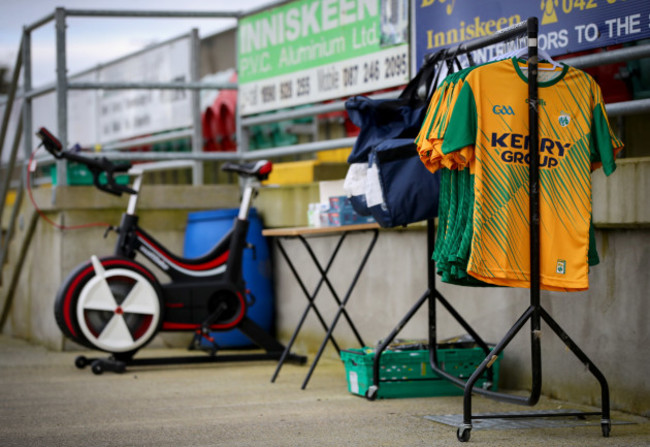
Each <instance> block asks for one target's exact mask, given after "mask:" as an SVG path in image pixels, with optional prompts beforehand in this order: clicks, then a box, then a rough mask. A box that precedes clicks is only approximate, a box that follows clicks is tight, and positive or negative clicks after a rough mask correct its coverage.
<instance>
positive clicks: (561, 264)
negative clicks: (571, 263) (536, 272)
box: [555, 259, 566, 275]
mask: <svg viewBox="0 0 650 447" xmlns="http://www.w3.org/2000/svg"><path fill="white" fill-rule="evenodd" d="M555 273H558V274H560V275H565V274H566V261H565V260H564V259H558V260H557V264H556V265H555Z"/></svg>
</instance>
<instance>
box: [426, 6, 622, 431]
mask: <svg viewBox="0 0 650 447" xmlns="http://www.w3.org/2000/svg"><path fill="white" fill-rule="evenodd" d="M538 27H539V25H538V20H537V18H536V17H531V18H529V19H528V20H526V21H525V22H522V23H519V24H516V25H513V26H512V27H510V28H507V29H505V30H504V31H503V32H502V33H497V34H495V35H492V36H488V37H485V38H481V39H477V40H476V41H474V42H469V43H467V44H462V45H460V46H459V47H458V48H452V49H451V50H449V54H451V55H456V54H460V53H463V52H469V51H472V50H473V49H478V48H481V47H483V46H486V45H490V44H493V43H497V42H501V41H504V40H508V39H510V38H512V37H515V36H517V35H520V34H523V33H524V32H525V33H526V36H527V45H528V114H529V116H528V120H529V132H530V143H529V151H530V164H529V201H530V211H529V212H530V215H529V218H530V222H529V226H530V306H529V307H528V309H526V311H525V312H524V313H523V314H522V316H521V317H520V318H519V319H518V320H517V322H516V323H515V324H514V325H513V326H512V328H510V330H508V332H507V333H506V335H505V336H504V338H503V339H502V340H501V341H500V342H499V343H497V344H496V346H495V347H494V349H493V351H492V353H491V354H490V355H488V356H487V357H486V358H485V360H484V361H483V362H482V363H481V364H480V366H479V367H478V368H477V369H476V370H475V371H474V373H473V374H472V375H471V376H470V378H469V379H468V380H467V382H464V384H463V385H464V399H463V424H462V425H461V426H460V427H459V428H458V431H457V437H458V440H459V441H461V442H466V441H468V440H469V438H470V431H471V429H472V420H474V419H483V418H485V417H482V416H481V415H472V393H473V392H475V393H478V394H482V395H485V396H486V397H489V398H492V399H495V400H499V401H504V402H511V403H516V404H523V405H529V406H532V405H535V404H536V403H537V402H538V400H539V397H540V395H541V388H542V370H541V369H542V357H541V343H540V334H541V320H542V319H543V320H544V321H545V322H546V323H547V324H548V325H549V326H550V328H551V329H552V330H553V332H555V333H556V335H558V336H559V337H560V338H561V339H562V341H563V342H564V343H565V345H566V346H567V347H568V348H569V349H570V350H571V351H572V352H573V353H574V355H576V356H577V357H578V358H579V359H580V360H581V362H582V363H583V364H584V365H586V366H587V368H588V369H589V371H590V372H591V373H592V374H593V375H594V376H595V377H596V379H597V380H598V381H599V383H600V386H601V397H602V402H601V412H600V413H590V414H598V415H600V416H601V428H602V432H603V436H605V437H607V436H609V432H610V430H611V421H610V414H609V388H608V385H607V380H606V379H605V377H604V375H603V374H602V373H601V372H600V371H599V370H598V368H596V366H595V365H594V364H593V362H592V361H591V360H589V358H588V357H587V356H586V355H585V354H584V353H583V352H582V350H580V348H579V347H578V346H577V345H576V344H575V343H574V342H573V341H572V340H571V339H570V338H569V336H568V335H567V334H566V333H565V332H564V331H563V330H562V329H561V328H560V326H559V325H558V324H557V323H556V322H555V321H554V320H553V319H552V318H551V316H550V315H549V314H548V313H547V312H546V311H545V310H544V309H543V308H542V306H541V303H540V256H539V255H540V252H539V249H540V231H539V226H540V214H539V207H540V204H539V191H540V187H539V134H538V110H537V106H538V91H537V90H538V82H537V62H538V59H537V36H538ZM429 274H430V275H434V276H435V271H434V272H431V271H430V272H429ZM435 297H437V296H436V294H434V298H435ZM435 301H436V300H435V299H433V300H431V299H430V300H429V303H430V304H429V305H430V306H431V310H430V315H433V316H434V318H435V307H434V306H435ZM528 320H530V322H531V325H530V343H531V369H532V385H531V393H530V396H529V397H527V398H525V397H521V396H514V395H509V394H504V393H499V392H493V391H489V390H484V389H474V384H475V383H476V381H477V380H478V379H479V378H480V377H481V376H482V375H483V374H484V372H485V371H486V370H487V369H488V368H489V367H490V366H491V365H492V363H493V362H494V361H495V360H496V359H497V356H498V355H499V354H500V353H501V352H502V351H503V349H504V348H505V347H506V346H507V345H508V344H509V343H510V341H511V340H512V339H513V338H514V337H515V336H516V335H517V333H518V332H519V331H520V330H521V328H522V327H523V326H524V324H525V323H526V322H527V321H528ZM429 350H430V363H431V367H432V369H433V370H434V371H435V372H437V373H438V374H440V375H442V376H443V377H445V378H447V379H453V380H452V382H454V383H457V384H458V382H462V381H460V380H459V379H456V378H455V377H453V376H450V375H449V374H447V373H446V372H444V371H443V370H442V369H441V368H440V367H439V365H438V363H437V358H436V334H435V331H433V330H430V340H429ZM585 414H586V413H585ZM490 417H495V416H494V415H491V416H490ZM500 417H503V418H507V417H509V415H507V414H504V415H500Z"/></svg>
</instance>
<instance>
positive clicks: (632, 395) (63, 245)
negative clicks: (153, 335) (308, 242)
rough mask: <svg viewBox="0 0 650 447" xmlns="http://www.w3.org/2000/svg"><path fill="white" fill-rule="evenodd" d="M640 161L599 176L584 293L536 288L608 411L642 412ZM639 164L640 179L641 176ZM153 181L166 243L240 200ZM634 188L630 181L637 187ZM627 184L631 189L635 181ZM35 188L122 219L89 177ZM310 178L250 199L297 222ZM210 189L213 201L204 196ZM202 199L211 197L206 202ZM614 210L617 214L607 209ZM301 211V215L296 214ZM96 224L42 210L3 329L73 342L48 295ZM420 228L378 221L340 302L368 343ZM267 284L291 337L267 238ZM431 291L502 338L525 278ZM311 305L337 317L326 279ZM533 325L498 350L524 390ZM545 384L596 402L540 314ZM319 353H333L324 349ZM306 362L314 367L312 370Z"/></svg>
mask: <svg viewBox="0 0 650 447" xmlns="http://www.w3.org/2000/svg"><path fill="white" fill-rule="evenodd" d="M649 167H650V160H649V159H637V160H636V161H634V160H622V161H621V162H619V169H618V170H617V172H616V173H615V174H614V175H612V176H611V177H609V178H605V177H604V176H602V175H601V174H600V173H597V174H595V175H594V200H593V201H594V221H595V222H596V224H597V227H598V230H597V233H596V237H597V244H598V250H599V253H600V258H601V263H600V265H598V266H596V267H594V268H593V269H592V272H591V274H590V290H589V291H587V292H580V293H565V294H561V293H550V292H542V302H543V305H544V307H545V309H546V310H547V311H548V312H549V313H550V314H551V315H552V316H553V317H554V318H555V319H556V320H557V321H558V323H559V324H560V325H561V326H562V327H563V328H564V329H565V331H566V332H567V333H568V334H569V336H570V337H571V338H573V339H574V341H575V342H576V343H577V344H578V346H580V347H581V348H582V349H583V350H584V351H585V353H586V354H587V355H588V356H589V357H590V358H591V359H592V360H593V361H594V362H595V364H596V365H597V366H598V367H599V368H600V369H601V370H602V372H603V373H604V374H605V376H606V377H607V379H608V381H609V384H610V388H611V402H612V407H613V408H614V409H621V410H625V411H629V412H633V413H637V414H642V415H645V416H648V415H650V382H649V379H648V373H647V369H648V367H649V366H650V362H649V359H650V355H649V354H650V348H648V346H650V334H649V333H648V328H649V325H648V322H647V315H648V306H649V305H648V298H649V297H648V290H650V280H649V278H650V275H648V274H647V273H646V269H647V266H648V265H649V264H650V250H649V248H650V231H649V229H650V218H649V217H648V214H647V203H648V202H647V197H648V196H649V195H650V188H649V187H648V182H647V179H648V178H649V177H648V175H647V170H648V168H649ZM640 175H641V177H639V176H640ZM202 188H203V189H200V190H198V189H197V188H192V187H189V186H187V187H181V186H178V187H166V186H152V187H149V188H145V191H144V193H143V197H142V206H141V208H140V209H141V211H142V223H143V226H144V227H145V228H147V229H148V230H149V229H150V231H151V233H152V234H154V235H155V236H156V237H157V238H159V239H160V240H161V241H162V242H163V243H165V244H167V245H168V246H170V247H171V248H172V249H174V250H175V251H177V252H181V251H182V241H183V236H184V231H185V224H186V216H187V212H188V211H191V210H196V209H206V208H207V209H213V208H219V207H233V206H236V203H237V199H238V194H237V191H236V190H235V189H233V188H234V187H226V186H206V187H202ZM635 188H636V189H635ZM633 191H634V192H633ZM37 193H38V194H37V196H36V199H37V201H38V203H39V204H41V206H43V207H44V208H45V211H46V212H47V214H48V216H50V217H51V218H53V219H55V220H57V221H58V222H62V223H65V224H68V225H70V224H74V223H81V222H89V221H97V220H106V221H110V222H114V223H116V222H118V220H119V216H120V214H121V212H122V210H123V209H124V205H125V203H126V202H125V200H126V199H118V198H112V197H107V196H106V194H102V193H99V192H96V191H95V190H94V189H93V188H84V187H60V188H58V189H57V196H56V198H55V200H54V202H53V203H51V193H50V191H49V190H47V189H43V188H41V189H39V190H38V191H37ZM318 197H319V195H318V188H315V185H313V184H312V185H301V186H297V187H295V188H288V187H283V188H267V189H265V190H263V191H262V192H261V194H260V197H259V198H258V201H257V202H256V206H257V207H258V210H260V213H261V214H262V218H263V220H264V221H265V223H266V225H267V226H272V227H279V226H290V225H302V224H304V222H306V204H307V203H309V202H313V201H316V200H318ZM206 198H209V200H206ZM208 202H209V203H208ZM617 209H618V210H620V212H613V211H612V210H617ZM30 210H31V205H29V206H26V207H24V209H23V213H22V215H21V222H22V226H21V227H20V228H19V230H18V235H17V237H16V239H15V241H14V242H13V243H12V246H11V247H12V249H11V253H10V258H9V265H8V266H7V267H5V268H4V269H3V284H2V289H1V291H0V305H3V304H4V303H5V301H6V300H7V299H8V297H7V289H8V286H9V283H10V281H9V278H11V274H12V267H13V266H12V262H15V260H16V259H17V256H16V255H17V247H18V246H19V244H18V243H17V242H16V241H19V240H20V238H21V237H24V235H25V234H26V233H27V231H28V229H29V222H30V214H31V211H30ZM303 219H304V220H303ZM102 233H103V229H97V228H95V229H85V230H77V231H67V232H61V231H59V230H56V229H54V228H53V227H51V226H49V225H47V224H45V223H44V222H43V221H39V222H38V224H37V226H36V232H35V236H34V239H33V242H32V245H31V246H30V249H29V251H28V253H27V262H26V266H25V268H24V269H23V271H22V273H21V275H20V276H19V278H18V283H17V287H16V293H15V294H14V295H15V296H13V297H12V299H13V303H12V306H11V308H10V314H9V318H8V320H7V323H6V324H5V326H4V327H3V328H2V330H3V332H4V333H7V334H12V335H14V336H17V337H20V338H24V339H27V340H31V341H33V342H36V343H40V344H43V345H46V346H48V347H50V348H52V349H72V348H78V347H77V346H72V345H71V344H70V343H69V342H65V341H64V340H63V337H62V336H61V334H60V333H59V331H58V328H57V327H56V324H55V322H54V318H53V313H52V305H53V301H54V296H55V293H56V290H57V289H58V287H59V285H60V284H61V282H62V281H63V280H64V278H65V276H66V275H67V274H68V272H70V270H71V269H72V268H73V267H74V266H76V265H77V264H79V263H80V262H82V261H84V260H86V259H87V258H88V255H89V254H90V253H100V254H103V253H110V252H111V251H112V247H113V241H114V236H112V235H111V236H109V238H108V240H104V239H102V238H101V235H102ZM369 238H370V235H369V234H368V233H359V234H354V235H351V236H350V237H349V238H348V240H346V243H345V245H344V247H343V249H342V251H341V253H340V254H339V258H338V262H337V263H335V264H334V266H333V267H332V270H331V273H330V275H329V277H330V279H331V280H332V282H333V284H334V286H335V288H336V289H337V291H338V292H339V294H340V295H341V296H342V295H343V293H344V291H345V290H346V289H347V286H348V285H349V283H350V281H351V280H352V274H353V267H354V265H355V264H356V263H357V262H358V259H359V256H360V255H361V254H362V252H363V251H364V250H365V247H366V245H367V244H368V242H369ZM335 241H336V239H335V238H334V237H319V238H314V239H313V240H312V245H313V248H314V250H315V252H316V253H317V255H318V256H319V257H321V258H322V257H324V256H327V255H328V254H329V253H330V251H331V250H332V246H333V244H334V243H335ZM285 247H286V249H287V251H288V253H289V254H290V255H291V256H292V258H293V260H294V263H295V264H296V265H298V266H300V269H301V273H302V274H303V275H304V280H305V283H306V284H307V287H308V288H312V289H313V287H314V286H315V283H316V281H317V279H318V275H317V272H316V270H315V269H314V268H313V267H312V263H311V261H310V259H309V258H308V257H307V254H306V253H305V251H304V249H303V247H302V246H301V245H299V242H298V241H296V240H286V241H285ZM428 255H429V254H428V253H427V249H426V234H425V231H424V228H423V227H422V226H418V225H414V226H412V227H409V228H408V229H391V230H382V231H381V232H380V236H379V239H378V242H377V246H376V247H375V250H374V252H373V253H372V255H371V257H370V259H369V262H368V265H367V267H366V269H365V271H364V272H363V274H362V275H361V277H360V279H359V282H358V284H357V286H356V289H355V291H354V295H353V296H352V299H351V301H350V304H349V306H348V310H349V313H350V315H351V316H352V318H353V319H354V321H355V323H356V325H357V327H358V328H359V331H360V332H361V335H362V336H363V338H364V342H365V344H367V345H374V344H376V343H377V342H378V341H379V340H380V339H382V338H383V337H385V336H387V335H388V334H389V333H390V331H391V330H392V328H393V327H394V326H395V325H396V324H397V323H398V322H399V320H400V319H401V318H402V316H403V315H404V314H405V313H406V312H407V311H408V309H409V308H410V307H411V306H412V305H413V303H415V301H416V300H417V299H418V298H419V297H420V296H421V295H422V294H423V293H424V292H425V290H426V287H427V272H426V259H427V257H428ZM272 256H273V265H274V279H275V282H274V287H275V292H276V303H277V328H278V337H279V338H280V340H281V341H283V342H286V341H288V339H289V337H290V335H291V333H292V331H293V329H294V327H295V325H296V324H297V322H298V319H299V317H300V315H301V313H302V312H303V310H304V308H305V305H306V303H307V300H306V299H305V297H304V295H303V293H302V292H301V290H300V289H299V287H298V286H297V284H296V281H295V279H294V278H293V276H292V275H291V272H290V271H289V269H288V267H287V265H286V263H285V262H284V260H283V259H281V257H280V256H279V255H278V251H277V247H276V246H275V244H274V245H273V250H272ZM438 286H439V287H438V288H439V290H440V292H441V293H442V294H443V295H444V296H445V297H446V298H447V299H448V300H449V301H450V302H451V303H452V305H454V306H455V307H456V309H457V310H458V311H459V312H460V313H461V314H462V315H463V316H464V317H465V318H466V319H467V320H468V321H469V322H470V323H471V324H472V325H473V326H474V327H475V329H476V330H477V331H478V332H479V334H481V335H482V337H483V338H484V339H486V340H487V341H490V342H496V341H499V340H500V339H501V338H502V337H503V335H504V334H505V332H506V331H507V329H508V328H510V327H511V326H512V325H513V324H514V322H515V320H516V319H517V318H518V317H519V316H520V315H521V313H522V312H523V311H524V310H525V309H526V307H527V306H528V303H529V292H528V290H525V289H503V288H501V289H483V288H480V289H474V288H463V287H458V286H450V285H446V284H439V285H438ZM317 300H318V301H317V302H318V305H319V308H320V309H321V310H322V311H323V313H324V316H325V318H326V319H330V320H331V318H332V316H333V314H334V311H335V305H334V300H333V297H332V296H331V295H330V294H329V292H327V291H326V290H325V289H323V293H322V294H321V295H319V296H318V298H317ZM427 323H428V322H427V315H426V311H425V310H422V311H420V312H419V313H418V314H417V315H416V316H415V317H414V318H413V320H412V321H411V322H410V323H409V324H408V325H407V326H406V327H405V328H404V329H403V331H402V333H401V334H400V337H401V338H420V339H422V338H426V335H427ZM437 324H438V338H439V339H443V338H445V337H451V336H456V335H459V334H462V333H463V330H462V329H461V328H460V327H459V326H458V325H457V324H456V323H454V322H453V321H452V319H451V318H450V317H449V316H448V315H447V314H446V313H445V312H444V311H443V310H442V309H441V310H440V311H439V317H438V322H437ZM185 335H186V334H182V335H181V336H175V337H171V336H170V334H165V335H163V336H161V337H157V339H156V340H155V342H154V346H161V345H174V346H179V345H181V346H182V345H184V344H185V343H186V342H187V337H185ZM323 335H324V330H323V329H322V327H321V326H320V324H319V323H318V321H317V320H316V319H315V317H314V316H313V315H310V316H309V318H308V319H307V322H306V324H305V326H304V327H303V330H302V332H301V333H300V335H299V337H298V340H297V343H296V345H295V347H294V350H295V351H297V352H299V353H310V354H311V355H313V353H314V352H315V351H316V350H317V349H318V346H319V345H320V342H321V340H322V338H323ZM335 337H336V339H337V341H338V342H339V344H340V345H341V346H342V347H356V346H358V343H357V341H356V339H355V338H354V336H353V334H352V332H351V331H350V330H349V329H348V327H347V325H346V322H345V321H344V320H340V321H339V325H338V327H337V330H336V331H335ZM528 340H529V333H528V330H527V328H526V330H525V331H524V332H522V333H520V334H519V335H518V336H517V337H516V338H515V339H514V340H513V342H512V343H511V344H510V345H509V346H508V347H507V349H506V351H505V358H504V360H503V363H502V368H501V387H503V388H510V389H526V388H528V387H529V386H530V366H529V365H530V359H529V357H530V356H529V341H528ZM542 347H543V359H542V363H543V392H544V393H545V394H547V395H550V396H553V397H558V398H561V399H567V400H570V401H573V402H579V403H588V404H592V403H593V404H597V403H598V402H599V399H600V390H599V386H598V384H597V382H596V381H595V379H593V378H592V377H591V375H590V374H588V373H586V372H585V368H584V366H583V365H581V364H580V362H579V361H578V360H577V359H576V358H575V357H574V356H573V355H572V354H571V353H570V352H568V351H567V350H566V349H565V347H564V346H563V345H562V343H561V342H560V340H559V339H558V337H556V336H555V335H554V334H553V333H552V332H551V331H550V329H549V328H548V327H547V326H546V325H544V324H543V325H542ZM326 355H327V356H331V357H334V356H336V353H335V351H334V350H333V349H332V348H331V347H328V350H327V351H326ZM315 374H318V370H316V372H315Z"/></svg>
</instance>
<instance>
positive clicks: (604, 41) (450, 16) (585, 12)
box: [415, 0, 650, 66]
mask: <svg viewBox="0 0 650 447" xmlns="http://www.w3.org/2000/svg"><path fill="white" fill-rule="evenodd" d="M415 8H416V10H415V26H416V42H415V57H416V64H417V66H419V65H421V62H422V60H423V58H424V56H425V55H426V54H427V53H432V52H435V51H437V50H438V49H440V48H445V47H454V46H456V45H458V44H460V43H462V42H465V41H469V40H472V39H475V38H477V37H482V36H486V35H490V34H493V33H494V32H496V31H498V30H500V29H502V28H506V27H508V26H510V25H512V24H515V23H519V22H520V21H522V20H526V19H527V18H529V17H537V18H538V19H539V23H540V30H539V47H540V49H542V50H546V51H547V52H548V54H549V55H551V56H558V55H562V54H568V53H575V52H578V51H583V50H589V49H594V48H602V47H605V46H609V45H614V44H619V43H624V42H630V41H635V40H640V39H645V38H649V37H650V1H649V0H534V1H533V0H526V1H522V0H416V2H415ZM508 50H509V48H506V44H498V45H493V46H491V47H487V48H485V49H483V50H481V51H477V52H475V53H473V56H474V59H475V61H476V62H477V63H482V62H486V61H488V60H490V59H492V58H493V57H494V56H496V55H498V54H499V53H503V52H506V51H508Z"/></svg>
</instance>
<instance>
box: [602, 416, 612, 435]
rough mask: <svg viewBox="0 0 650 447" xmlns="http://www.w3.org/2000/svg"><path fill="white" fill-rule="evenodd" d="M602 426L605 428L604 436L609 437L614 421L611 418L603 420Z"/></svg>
mask: <svg viewBox="0 0 650 447" xmlns="http://www.w3.org/2000/svg"><path fill="white" fill-rule="evenodd" d="M600 428H601V429H602V430H603V438H609V432H610V431H611V430H612V421H610V420H609V419H603V420H601V421H600Z"/></svg>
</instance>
